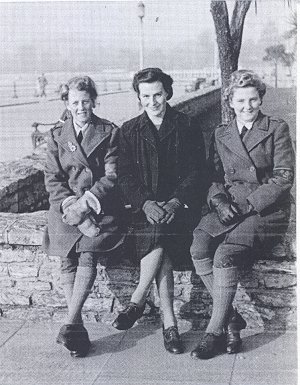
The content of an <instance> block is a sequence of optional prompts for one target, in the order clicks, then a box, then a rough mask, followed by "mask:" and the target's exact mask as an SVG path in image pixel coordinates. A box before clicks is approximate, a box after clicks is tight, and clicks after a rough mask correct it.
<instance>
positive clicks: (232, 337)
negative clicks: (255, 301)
mask: <svg viewBox="0 0 300 385" xmlns="http://www.w3.org/2000/svg"><path fill="white" fill-rule="evenodd" d="M246 326H247V323H246V321H245V320H244V318H243V317H242V316H241V315H240V314H239V313H238V312H237V310H236V309H234V311H233V313H232V315H231V317H230V318H229V321H228V326H227V330H226V350H227V353H228V354H234V353H238V352H239V351H240V350H241V346H242V339H241V337H240V331H241V330H242V329H245V327H246Z"/></svg>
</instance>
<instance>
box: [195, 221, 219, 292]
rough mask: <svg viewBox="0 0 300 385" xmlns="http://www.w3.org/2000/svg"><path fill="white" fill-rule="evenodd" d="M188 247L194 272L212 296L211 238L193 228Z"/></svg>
mask: <svg viewBox="0 0 300 385" xmlns="http://www.w3.org/2000/svg"><path fill="white" fill-rule="evenodd" d="M193 237H194V238H193V243H192V246H191V249H190V252H191V256H192V261H193V264H194V267H195V271H196V274H197V275H199V276H200V278H201V280H202V282H203V283H204V285H205V287H206V289H207V290H208V292H209V294H210V295H211V296H212V297H213V282H214V276H213V259H212V256H213V254H212V253H213V251H212V243H213V239H214V238H212V237H211V236H210V235H209V234H208V233H206V232H205V231H203V230H200V229H197V228H196V229H195V230H194V234H193Z"/></svg>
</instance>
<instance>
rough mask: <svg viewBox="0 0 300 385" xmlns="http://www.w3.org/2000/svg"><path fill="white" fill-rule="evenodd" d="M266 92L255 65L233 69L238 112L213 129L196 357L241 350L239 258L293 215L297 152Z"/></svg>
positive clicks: (231, 91) (198, 248) (195, 248)
mask: <svg viewBox="0 0 300 385" xmlns="http://www.w3.org/2000/svg"><path fill="white" fill-rule="evenodd" d="M265 92H266V86H265V84H264V83H263V82H262V80H261V79H260V78H259V77H258V76H257V75H256V74H255V73H253V72H252V71H246V70H240V71H236V72H234V73H233V74H232V76H231V80H230V84H229V86H228V88H227V91H226V97H227V101H228V102H229V105H230V107H231V108H233V110H234V112H235V119H234V120H233V121H231V122H230V123H229V124H224V125H221V126H219V127H218V128H217V129H216V130H215V134H214V138H213V143H212V146H211V149H210V156H209V170H210V175H211V176H212V184H211V187H210V189H209V193H208V204H209V206H210V208H211V212H210V213H208V214H207V215H206V216H205V217H203V218H202V219H201V221H200V223H199V225H198V226H197V228H196V229H195V231H194V241H193V244H192V247H191V255H192V258H193V263H194V266H195V269H196V273H197V274H198V275H199V276H200V277H201V278H202V280H203V282H204V284H205V286H206V287H207V289H208V291H209V292H210V294H211V295H212V298H213V311H212V317H211V319H210V322H209V324H208V327H207V329H206V333H205V334H204V337H203V338H202V339H201V341H200V343H199V344H198V346H197V347H196V348H195V349H194V350H193V351H192V357H193V358H202V359H206V358H210V357H213V356H214V355H215V354H217V353H218V352H220V351H223V350H224V349H225V350H226V349H227V352H228V353H236V352H238V351H239V350H240V347H241V339H240V334H239V332H240V330H241V329H243V328H245V327H246V322H245V321H244V319H243V318H242V317H241V315H240V314H238V313H237V311H236V310H234V309H233V307H232V301H233V299H234V296H235V292H236V288H237V283H238V278H237V272H238V266H239V265H241V264H244V263H247V262H249V259H250V257H251V256H253V255H255V253H256V252H259V253H260V254H261V253H262V249H263V248H264V247H266V246H267V245H268V244H271V243H272V242H274V241H276V239H278V238H280V237H281V236H282V234H284V233H285V231H286V230H287V226H288V223H289V215H290V204H291V200H290V190H291V187H292V185H293V180H294V152H293V147H292V142H291V138H290V134H289V127H288V125H287V123H286V122H285V121H284V120H282V119H280V118H277V117H270V116H266V115H264V114H263V113H262V112H261V111H260V106H261V104H262V100H263V96H264V94H265ZM224 331H225V335H224ZM224 337H226V341H224Z"/></svg>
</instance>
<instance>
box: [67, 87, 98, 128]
mask: <svg viewBox="0 0 300 385" xmlns="http://www.w3.org/2000/svg"><path fill="white" fill-rule="evenodd" d="M93 107H94V101H93V100H92V99H91V97H90V94H89V93H88V92H86V91H78V90H76V89H74V90H73V89H70V90H69V96H68V101H67V108H68V110H69V111H70V112H71V114H72V117H73V120H74V121H75V123H77V124H78V125H79V126H80V127H82V126H84V125H85V124H86V123H87V122H89V121H90V120H91V116H92V112H93Z"/></svg>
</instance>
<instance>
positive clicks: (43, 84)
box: [38, 74, 48, 97]
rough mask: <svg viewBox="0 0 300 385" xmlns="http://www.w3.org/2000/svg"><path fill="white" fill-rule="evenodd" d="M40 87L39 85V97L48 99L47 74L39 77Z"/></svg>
mask: <svg viewBox="0 0 300 385" xmlns="http://www.w3.org/2000/svg"><path fill="white" fill-rule="evenodd" d="M38 85H39V96H40V97H43V96H44V97H46V96H47V95H46V86H47V85H48V80H47V78H46V76H45V74H42V75H41V76H39V77H38Z"/></svg>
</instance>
